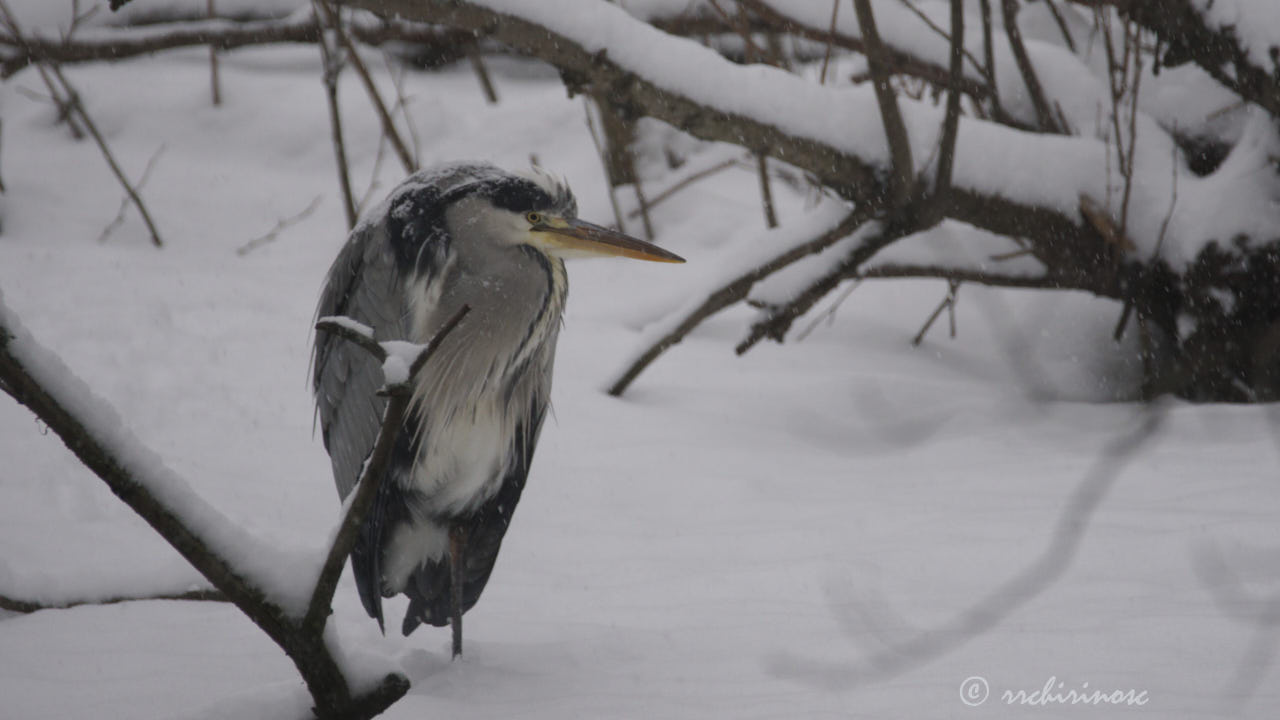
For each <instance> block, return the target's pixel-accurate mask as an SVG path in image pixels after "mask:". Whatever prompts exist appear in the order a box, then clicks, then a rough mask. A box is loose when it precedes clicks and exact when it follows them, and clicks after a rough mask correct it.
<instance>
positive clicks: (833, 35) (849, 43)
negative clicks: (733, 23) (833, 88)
mask: <svg viewBox="0 0 1280 720" xmlns="http://www.w3.org/2000/svg"><path fill="white" fill-rule="evenodd" d="M738 4H739V5H741V6H743V7H745V8H748V9H749V10H751V12H752V13H753V14H754V15H755V16H756V17H757V18H759V19H760V20H761V21H762V22H764V23H768V24H770V25H773V26H775V27H776V28H777V29H778V30H779V31H781V32H785V33H790V34H793V35H796V36H798V37H802V38H805V39H806V40H813V41H815V42H820V43H828V42H829V43H832V44H834V45H835V46H836V47H840V48H844V49H846V50H853V51H854V52H859V53H863V54H866V42H865V41H864V39H863V38H858V37H852V36H849V35H844V34H842V33H839V32H835V31H834V30H832V29H829V28H826V27H811V26H808V25H805V24H803V23H801V22H799V21H797V20H795V19H794V18H791V17H789V16H787V15H784V14H782V13H781V12H779V11H778V10H775V9H774V8H773V7H772V6H770V5H767V4H765V3H763V2H760V0H738ZM882 43H883V40H882ZM882 59H883V61H884V62H886V63H888V64H889V65H890V67H891V68H892V74H894V75H910V76H911V77H917V78H920V79H922V80H925V81H926V82H928V83H930V84H932V85H937V86H939V87H946V86H947V83H949V82H950V81H951V80H950V73H948V72H947V68H945V67H943V66H942V65H938V64H936V63H934V62H932V61H931V60H927V59H925V58H922V57H919V56H917V55H915V54H913V49H912V48H903V47H891V46H884V52H883V53H882ZM960 83H961V85H960V87H961V89H962V90H963V91H964V93H965V94H966V95H969V96H972V97H974V98H979V99H981V98H986V97H989V96H990V95H991V94H992V88H991V87H988V86H987V85H986V84H984V83H981V82H977V81H974V80H970V79H968V78H961V80H960Z"/></svg>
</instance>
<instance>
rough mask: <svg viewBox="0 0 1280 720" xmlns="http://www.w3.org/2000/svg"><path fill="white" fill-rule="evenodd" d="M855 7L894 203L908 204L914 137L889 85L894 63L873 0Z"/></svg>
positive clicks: (855, 2)
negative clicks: (873, 10)
mask: <svg viewBox="0 0 1280 720" xmlns="http://www.w3.org/2000/svg"><path fill="white" fill-rule="evenodd" d="M853 9H854V12H855V13H857V15H858V26H859V27H861V28H862V40H863V42H864V43H866V46H867V48H866V53H867V66H868V67H869V68H870V71H871V82H872V85H873V86H874V87H875V91H876V104H877V105H879V106H880V119H881V121H882V122H883V123H884V135H885V140H886V142H888V144H889V156H890V157H891V158H892V159H893V166H892V168H890V171H891V175H890V183H889V192H890V195H891V197H892V198H893V204H894V206H896V207H902V206H904V205H906V204H907V200H908V198H910V196H911V192H912V187H911V186H912V184H913V180H914V178H915V165H914V163H912V161H911V138H909V137H908V136H907V126H906V125H905V124H903V122H902V111H900V110H899V109H898V96H897V93H895V92H894V91H893V87H892V86H890V85H889V75H890V72H891V70H890V68H891V65H890V63H888V62H886V58H885V51H884V46H883V45H882V44H881V42H880V33H879V32H877V31H876V20H875V16H874V15H873V14H872V13H871V0H853Z"/></svg>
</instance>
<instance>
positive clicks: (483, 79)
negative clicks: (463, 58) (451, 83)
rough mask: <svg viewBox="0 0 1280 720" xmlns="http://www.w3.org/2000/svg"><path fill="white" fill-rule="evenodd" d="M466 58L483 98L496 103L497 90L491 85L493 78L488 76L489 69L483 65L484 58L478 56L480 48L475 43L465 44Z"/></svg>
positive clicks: (490, 102)
mask: <svg viewBox="0 0 1280 720" xmlns="http://www.w3.org/2000/svg"><path fill="white" fill-rule="evenodd" d="M466 51H467V60H468V61H469V62H470V63H471V70H472V71H473V72H475V74H476V79H477V80H479V81H480V89H481V90H483V91H484V99H485V100H486V101H488V103H489V104H490V105H497V104H498V91H497V90H495V89H494V87H493V79H492V78H490V77H489V69H488V68H487V67H485V65H484V58H483V57H481V56H480V48H478V47H476V45H475V43H472V44H470V45H467V46H466Z"/></svg>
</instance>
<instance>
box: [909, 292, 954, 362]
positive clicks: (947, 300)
mask: <svg viewBox="0 0 1280 720" xmlns="http://www.w3.org/2000/svg"><path fill="white" fill-rule="evenodd" d="M959 289H960V281H959V280H948V281H947V294H946V295H944V296H943V297H942V302H940V303H938V307H937V308H935V309H934V311H933V313H931V314H930V315H929V317H928V319H926V320H925V321H924V325H923V326H922V327H921V328H920V332H918V333H916V336H915V337H914V338H912V340H911V346H912V347H920V343H922V342H924V336H925V335H926V334H927V333H928V332H929V328H931V327H933V323H934V322H936V321H937V320H938V318H939V317H941V316H942V311H943V310H948V311H950V313H951V337H953V338H954V337H955V336H956V297H957V294H956V293H957V291H959Z"/></svg>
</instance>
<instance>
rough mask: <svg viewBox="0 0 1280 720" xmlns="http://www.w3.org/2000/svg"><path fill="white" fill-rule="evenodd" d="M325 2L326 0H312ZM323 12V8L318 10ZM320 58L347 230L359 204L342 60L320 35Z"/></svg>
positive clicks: (315, 2) (353, 219)
mask: <svg viewBox="0 0 1280 720" xmlns="http://www.w3.org/2000/svg"><path fill="white" fill-rule="evenodd" d="M313 2H314V4H316V5H322V4H323V3H324V0H313ZM317 12H321V11H319V10H318V11H317ZM317 44H318V45H319V46H320V59H321V64H322V65H323V66H324V67H323V77H322V80H323V82H324V90H325V100H326V101H327V102H328V106H329V128H330V130H331V132H332V137H333V154H334V156H335V159H336V160H337V165H338V187H339V189H340V190H341V191H342V210H343V212H344V213H345V214H346V218H347V229H348V230H350V229H351V228H353V227H355V226H356V203H355V199H354V197H353V196H352V194H351V171H350V168H349V167H348V166H347V144H346V140H344V139H343V135H342V113H341V111H340V110H339V109H338V75H339V73H341V72H342V61H341V59H340V58H339V57H338V50H337V48H333V47H330V45H329V41H328V40H327V39H326V38H324V37H321V38H320V42H319V43H317Z"/></svg>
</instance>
